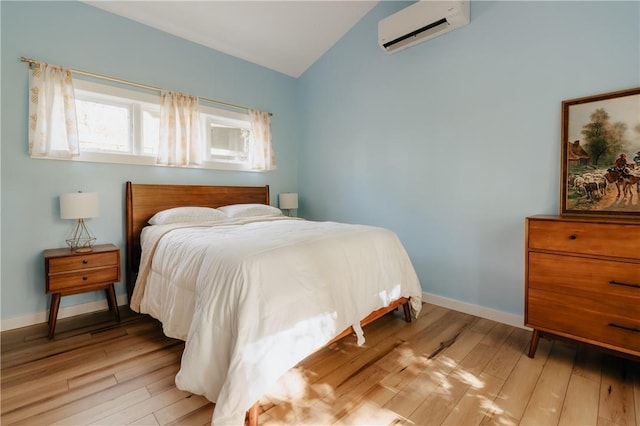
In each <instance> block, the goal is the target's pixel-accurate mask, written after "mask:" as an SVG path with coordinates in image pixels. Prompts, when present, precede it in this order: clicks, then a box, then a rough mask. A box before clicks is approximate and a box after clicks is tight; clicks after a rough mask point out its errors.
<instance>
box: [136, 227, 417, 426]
mask: <svg viewBox="0 0 640 426" xmlns="http://www.w3.org/2000/svg"><path fill="white" fill-rule="evenodd" d="M243 222H245V221H240V222H238V224H233V225H216V226H204V224H200V225H199V226H195V227H194V226H189V227H187V226H186V225H184V224H182V225H159V226H153V227H147V228H145V230H144V232H143V239H142V241H143V250H142V259H141V266H140V273H139V276H138V280H137V282H136V287H135V290H134V295H133V297H132V301H131V306H132V308H133V309H134V310H136V311H138V312H142V313H148V314H150V315H152V316H153V317H155V318H157V319H159V320H160V321H161V322H162V323H163V328H164V331H165V333H166V334H167V335H168V336H170V337H175V338H179V339H182V340H185V341H186V345H185V350H184V353H183V356H182V363H181V368H180V371H179V372H178V374H177V376H176V385H177V386H178V387H179V388H180V389H183V390H186V391H189V392H192V393H195V394H200V395H204V396H205V397H206V398H207V399H209V400H210V401H215V402H216V407H215V410H214V414H213V419H212V422H213V423H214V424H215V425H227V424H233V425H241V424H243V423H244V416H245V412H246V410H247V409H249V408H250V407H251V406H252V405H253V404H254V403H255V402H256V401H257V400H258V399H259V398H260V397H261V396H262V395H264V394H265V393H266V392H267V391H268V390H269V389H270V388H271V387H272V386H273V385H274V384H275V383H276V382H277V380H278V379H279V377H280V376H281V375H282V374H284V373H285V372H286V371H287V370H288V369H290V368H291V367H293V366H295V365H296V364H297V363H298V362H300V361H301V360H302V359H304V358H305V357H306V356H308V355H309V354H311V353H313V352H314V351H316V350H317V349H318V348H320V347H322V346H323V345H325V344H326V343H327V342H329V341H330V340H331V339H332V338H333V337H335V336H336V335H337V334H339V333H340V332H342V331H343V330H344V329H346V328H347V327H348V326H355V329H356V330H359V331H360V327H359V321H360V320H361V319H363V318H364V317H366V316H367V315H368V314H369V313H371V312H372V311H374V310H376V309H379V308H382V307H384V306H387V305H388V304H389V303H390V302H391V301H393V300H395V299H397V298H399V297H401V296H404V297H411V307H412V311H413V314H414V316H417V314H418V313H419V311H420V307H421V289H420V284H419V282H418V279H417V276H416V273H415V271H414V269H413V266H412V264H411V262H410V260H409V258H408V256H407V253H406V251H405V250H404V247H403V246H402V244H401V243H400V241H399V239H398V237H397V236H396V234H394V233H393V232H391V231H389V230H386V229H382V228H377V227H371V226H362V225H347V224H340V223H334V222H311V221H304V220H289V219H284V218H277V219H274V218H272V219H264V220H260V221H255V222H253V221H246V222H249V223H243ZM359 334H360V335H359V337H360V338H361V337H362V336H361V333H359Z"/></svg>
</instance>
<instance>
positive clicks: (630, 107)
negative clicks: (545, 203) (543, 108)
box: [560, 87, 640, 219]
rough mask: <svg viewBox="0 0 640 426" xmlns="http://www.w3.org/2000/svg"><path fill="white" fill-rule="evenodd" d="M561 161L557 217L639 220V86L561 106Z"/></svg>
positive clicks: (564, 102)
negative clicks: (605, 217)
mask: <svg viewBox="0 0 640 426" xmlns="http://www.w3.org/2000/svg"><path fill="white" fill-rule="evenodd" d="M561 159H562V160H561V177H560V179H561V188H560V215H563V216H571V215H582V216H624V217H633V218H638V219H640V87H635V88H632V89H625V90H619V91H615V92H609V93H603V94H600V95H594V96H587V97H582V98H576V99H569V100H565V101H562V143H561ZM624 161H626V165H625V166H622V163H623V162H624ZM636 178H637V179H636Z"/></svg>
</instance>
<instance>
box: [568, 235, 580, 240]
mask: <svg viewBox="0 0 640 426" xmlns="http://www.w3.org/2000/svg"><path fill="white" fill-rule="evenodd" d="M576 238H578V236H577V235H575V234H573V235H570V236H569V239H570V240H575V239H576Z"/></svg>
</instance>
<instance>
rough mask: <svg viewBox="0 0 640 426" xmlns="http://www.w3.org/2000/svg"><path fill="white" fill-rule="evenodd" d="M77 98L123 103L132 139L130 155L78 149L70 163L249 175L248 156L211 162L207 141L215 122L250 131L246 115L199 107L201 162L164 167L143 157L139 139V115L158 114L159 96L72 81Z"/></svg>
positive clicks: (83, 81) (151, 158)
mask: <svg viewBox="0 0 640 426" xmlns="http://www.w3.org/2000/svg"><path fill="white" fill-rule="evenodd" d="M73 85H74V90H75V92H76V97H77V98H78V99H83V100H85V99H86V100H91V101H99V102H100V101H104V103H113V104H116V105H122V104H123V99H124V100H126V101H127V102H125V104H132V105H133V107H132V108H131V126H132V127H133V128H132V129H131V133H130V134H131V137H132V138H133V141H131V143H132V148H133V152H132V153H121V152H113V151H110V152H107V151H103V152H98V151H86V150H83V149H82V147H81V148H80V155H79V156H78V157H74V158H73V159H72V161H87V162H95V163H117V164H137V165H152V166H160V167H186V168H206V169H215V170H241V171H252V169H251V167H250V164H249V160H248V156H247V160H246V161H244V162H234V161H226V160H216V159H212V158H211V155H210V152H211V150H210V140H209V135H210V132H209V131H208V126H209V123H211V122H214V123H216V124H221V125H225V126H231V127H238V128H244V129H247V130H250V128H251V124H250V121H249V114H248V113H239V112H234V111H229V110H225V109H221V108H215V107H212V106H209V105H203V104H202V103H201V104H200V114H201V125H202V129H201V130H202V136H203V144H202V145H203V147H202V149H203V153H202V154H203V156H202V158H203V161H202V164H201V165H198V166H196V165H189V166H163V165H159V164H156V163H155V161H156V158H155V156H154V155H145V154H142V152H143V146H142V144H143V139H142V131H143V130H142V113H143V111H145V110H149V111H153V112H159V111H160V94H158V93H145V92H141V91H136V90H130V89H125V88H122V87H117V86H112V85H105V84H101V83H97V82H94V81H88V80H82V79H74V82H73Z"/></svg>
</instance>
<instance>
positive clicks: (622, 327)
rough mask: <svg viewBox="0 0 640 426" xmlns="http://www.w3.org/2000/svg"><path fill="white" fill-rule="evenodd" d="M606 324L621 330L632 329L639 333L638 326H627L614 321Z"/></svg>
mask: <svg viewBox="0 0 640 426" xmlns="http://www.w3.org/2000/svg"><path fill="white" fill-rule="evenodd" d="M608 325H609V327H613V328H621V329H623V330H627V331H634V332H636V333H640V328H638V327H627V326H624V325H620V324H616V323H615V322H610V323H609V324H608Z"/></svg>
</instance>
